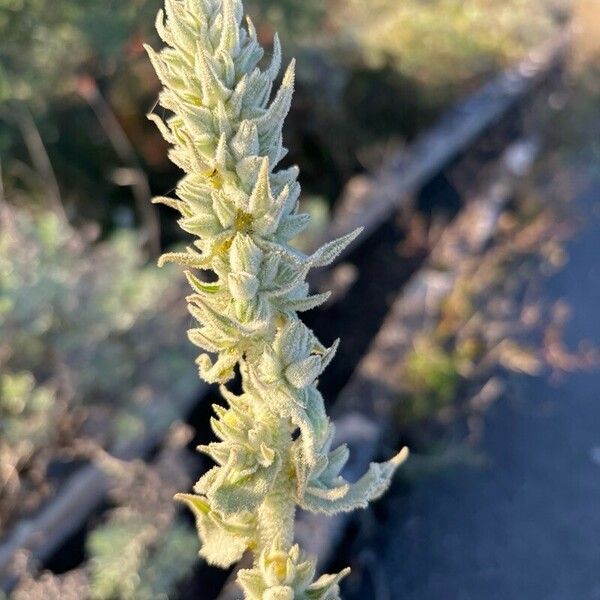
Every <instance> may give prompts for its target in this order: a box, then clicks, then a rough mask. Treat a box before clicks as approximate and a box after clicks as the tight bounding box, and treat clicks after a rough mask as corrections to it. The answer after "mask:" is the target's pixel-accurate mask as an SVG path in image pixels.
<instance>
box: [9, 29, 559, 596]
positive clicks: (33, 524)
mask: <svg viewBox="0 0 600 600" xmlns="http://www.w3.org/2000/svg"><path fill="white" fill-rule="evenodd" d="M567 45H568V34H567V33H563V34H561V35H559V36H557V37H556V38H554V39H552V40H551V41H550V42H548V43H546V44H544V45H543V46H541V47H539V48H537V49H535V50H534V51H532V52H531V53H530V54H529V55H528V57H527V58H526V59H524V60H523V61H521V62H520V63H519V64H518V65H517V66H516V67H514V68H511V69H508V70H506V71H505V72H503V73H502V74H500V75H499V76H498V77H497V78H496V79H494V80H493V81H492V82H490V83H489V84H487V85H485V86H483V87H482V88H481V89H480V90H479V91H477V92H475V93H474V94H473V95H471V96H470V97H469V98H468V99H467V100H465V101H464V102H462V103H461V104H459V105H458V106H457V107H456V108H454V109H453V110H451V111H450V112H449V113H447V114H446V116H444V117H443V118H442V119H441V120H440V121H439V122H438V124H437V125H435V126H434V127H433V128H431V129H430V130H429V131H428V132H427V133H425V134H424V135H423V136H421V137H420V138H418V139H417V141H416V142H415V144H414V145H413V147H412V151H411V152H410V157H409V158H408V159H407V160H403V161H399V160H398V159H397V158H396V159H394V157H392V159H391V160H390V161H389V163H388V166H387V167H385V168H384V169H382V170H381V172H380V173H378V174H377V175H376V176H374V177H372V178H371V179H370V183H369V186H368V191H367V193H366V194H364V196H363V197H362V198H361V199H360V202H359V208H358V209H357V207H356V206H352V207H347V206H344V203H342V206H341V210H338V211H336V213H337V214H336V218H334V220H333V222H332V225H331V226H330V227H329V228H328V230H327V232H326V233H325V235H324V236H323V239H322V240H321V242H320V243H322V242H324V241H329V240H331V239H334V238H336V237H338V236H340V235H343V234H344V233H347V232H349V231H352V230H353V229H354V228H356V227H359V226H362V227H364V229H365V234H363V235H362V236H360V237H359V238H358V240H357V241H356V242H355V243H354V244H353V246H352V250H354V249H356V248H357V247H358V246H359V244H361V243H362V242H364V241H365V240H366V239H367V238H368V237H369V234H372V233H374V232H375V231H376V230H377V229H378V228H379V226H381V225H382V224H383V223H384V222H385V221H386V220H387V219H388V218H390V216H391V215H392V214H393V213H394V212H395V211H396V210H398V209H399V208H401V207H402V206H404V205H405V204H406V203H407V202H408V200H409V198H410V197H411V196H412V195H413V194H414V193H416V192H417V191H418V190H419V189H421V188H422V187H423V186H424V185H425V184H426V183H427V182H428V181H429V180H431V179H432V177H434V176H435V175H436V174H437V173H439V172H440V171H441V170H442V169H443V168H444V167H445V166H446V165H447V164H448V163H449V162H450V161H451V160H452V159H454V158H455V157H456V156H458V155H459V154H461V153H462V152H463V151H464V150H465V149H467V148H468V147H469V146H470V145H472V144H473V143H474V142H475V141H476V140H477V139H478V138H479V137H480V136H481V135H482V134H483V133H484V132H485V131H486V130H487V129H489V128H490V127H491V126H493V125H494V124H495V123H496V122H498V121H499V120H500V119H501V118H502V117H504V116H505V115H506V114H507V113H508V112H509V111H510V110H511V109H513V108H514V107H515V106H517V105H518V104H519V102H520V101H521V100H523V99H524V98H525V97H527V96H528V95H529V94H530V93H531V92H533V91H534V90H535V89H536V88H537V86H538V85H539V84H540V83H541V82H542V81H543V80H544V79H545V78H546V77H547V76H548V75H549V74H550V73H551V72H552V70H553V68H554V67H555V66H557V65H558V64H559V62H560V60H561V58H562V56H563V55H564V53H565V50H566V48H567ZM348 251H349V249H347V251H346V253H345V254H344V255H347V253H348ZM315 279H317V278H315ZM313 283H314V280H313ZM207 390H208V387H207V386H204V385H202V384H201V385H200V386H199V387H198V388H196V389H195V390H194V393H193V394H191V395H190V396H189V397H187V398H185V399H184V400H183V401H181V403H180V405H179V407H178V409H179V414H180V415H182V416H184V415H187V414H189V413H190V412H191V411H192V410H193V408H194V407H195V406H196V405H197V404H198V403H199V402H200V401H201V400H202V399H203V398H204V396H205V395H206V392H207ZM150 417H151V415H150ZM147 422H148V423H152V422H153V420H152V418H149V419H148V421H147ZM169 425H170V423H165V422H162V423H159V424H157V425H154V426H152V427H151V428H150V429H149V430H148V431H147V432H146V433H145V434H144V436H142V437H141V438H139V439H137V440H135V441H133V442H128V443H125V444H118V445H117V446H116V447H115V448H113V449H112V453H113V454H114V455H115V456H117V457H118V458H121V459H126V460H131V459H134V458H143V457H146V456H148V455H149V454H150V453H151V451H152V450H153V449H154V448H155V447H156V446H157V445H158V444H159V443H160V441H161V440H162V439H163V437H164V435H165V434H166V431H167V429H168V427H169ZM107 491H108V478H107V476H106V475H105V474H104V473H103V472H102V470H101V469H100V468H98V467H97V466H95V465H94V464H89V465H86V466H84V467H82V468H81V469H80V470H79V471H77V472H76V473H74V474H73V475H72V476H71V477H70V478H69V479H68V480H67V481H66V483H65V484H64V485H63V486H62V488H61V489H60V490H59V491H58V492H57V494H56V496H55V497H54V498H53V499H51V500H50V501H49V502H48V504H47V505H46V506H45V507H44V508H43V509H42V510H40V511H39V512H38V513H36V514H35V515H33V516H32V517H30V518H25V519H22V520H21V521H20V522H19V523H17V524H16V525H15V526H14V527H13V529H12V530H11V531H10V532H9V533H8V535H7V536H6V537H5V539H4V540H3V541H2V544H1V545H0V587H1V588H2V589H4V590H9V589H11V588H12V587H13V586H14V584H15V583H16V578H15V576H13V575H11V574H10V572H9V567H10V564H11V561H12V559H13V557H14V556H15V554H16V553H17V551H19V550H23V549H24V550H27V551H29V552H30V553H31V554H32V556H33V557H34V558H35V559H36V560H38V561H40V562H44V561H45V560H47V559H48V558H49V557H50V556H52V554H53V553H54V552H55V551H56V550H57V549H58V548H59V547H60V546H61V545H62V544H63V543H64V542H65V541H66V540H67V539H68V538H69V537H71V536H72V535H73V534H74V533H75V532H77V531H78V530H80V529H81V527H83V526H84V524H85V523H86V521H87V520H88V518H89V516H90V515H91V514H92V513H93V511H94V510H96V509H97V508H98V507H99V506H100V505H101V504H102V502H103V500H104V499H105V497H106V494H107ZM334 538H335V539H337V538H336V536H332V539H334Z"/></svg>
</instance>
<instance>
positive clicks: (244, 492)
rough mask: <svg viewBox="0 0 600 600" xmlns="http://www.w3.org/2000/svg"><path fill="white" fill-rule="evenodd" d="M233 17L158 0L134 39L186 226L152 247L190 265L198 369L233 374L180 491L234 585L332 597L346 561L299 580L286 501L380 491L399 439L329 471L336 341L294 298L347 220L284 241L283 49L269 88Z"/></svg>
mask: <svg viewBox="0 0 600 600" xmlns="http://www.w3.org/2000/svg"><path fill="white" fill-rule="evenodd" d="M242 17H243V7H242V4H241V1H240V0H167V1H166V5H165V11H164V12H163V11H160V12H159V14H158V18H157V21H156V27H157V30H158V33H159V35H160V37H161V38H162V40H163V41H164V42H165V44H166V47H165V48H164V49H162V50H161V51H160V52H158V53H157V52H155V51H154V50H153V49H152V48H150V47H148V48H147V50H148V53H149V55H150V59H151V61H152V64H153V65H154V68H155V70H156V73H157V75H158V77H159V79H160V81H161V82H162V84H163V86H164V89H163V90H162V91H161V93H160V96H159V104H160V105H161V106H162V107H163V108H164V109H166V111H167V114H168V115H169V116H167V117H166V118H165V119H164V120H163V119H161V118H160V117H158V116H157V115H156V114H152V115H150V116H149V118H151V119H152V120H153V121H155V122H156V124H157V126H158V127H159V129H160V131H161V132H162V134H163V136H164V137H165V139H166V140H167V141H168V142H169V143H170V144H171V146H172V147H171V150H170V153H169V155H170V157H171V160H172V161H173V162H174V163H175V164H176V165H178V166H179V167H180V168H181V169H182V170H183V171H184V172H185V176H184V177H183V179H182V180H181V182H180V183H179V185H178V186H177V189H176V198H157V199H156V200H155V201H156V202H160V203H163V204H166V205H168V206H170V207H172V208H174V209H175V210H177V211H178V212H179V213H180V215H181V218H180V220H179V225H180V226H181V227H182V229H184V230H185V231H186V232H189V233H190V234H192V235H193V236H195V238H196V239H194V241H193V245H191V246H190V247H189V248H188V249H187V252H182V253H170V254H165V255H164V256H163V257H162V258H161V262H162V263H164V262H166V261H174V262H178V263H181V264H182V265H185V266H186V267H189V268H190V269H191V270H192V269H193V270H195V271H196V272H195V273H194V272H192V271H191V270H190V271H188V272H187V277H188V280H189V282H190V284H191V286H192V288H193V293H192V294H191V295H190V296H189V297H188V299H187V301H188V307H189V310H190V312H191V314H192V315H193V317H195V319H196V320H197V321H198V327H196V328H194V329H192V330H190V332H189V337H190V340H191V341H192V342H193V343H194V344H196V345H197V346H199V347H200V348H201V349H202V353H201V354H200V356H199V358H198V361H197V363H198V366H199V370H200V376H201V377H202V378H203V379H204V380H206V381H208V382H211V383H215V382H218V383H221V384H224V383H226V382H227V381H228V380H230V379H231V378H232V377H233V376H234V372H235V369H236V367H238V368H239V371H240V373H241V377H242V389H243V393H242V394H241V395H239V396H236V395H234V394H232V393H230V392H229V391H228V390H227V389H226V388H225V387H224V386H222V387H221V391H222V394H223V396H224V398H225V400H226V401H227V407H222V406H215V407H214V409H215V413H216V418H214V419H213V420H212V428H213V431H214V432H215V434H216V436H217V438H218V441H216V442H213V443H210V444H208V445H207V446H202V447H201V448H200V450H201V451H202V452H204V453H206V454H208V455H209V456H210V457H211V458H212V459H213V460H214V462H215V463H216V466H215V467H213V468H212V469H211V470H210V471H208V472H207V473H206V474H205V475H204V476H203V477H202V478H201V479H200V480H199V481H198V483H197V484H196V487H195V490H194V491H195V494H181V495H179V499H181V500H182V501H183V502H185V503H186V504H187V505H188V506H189V507H190V508H191V509H192V511H193V512H194V514H195V516H196V520H197V525H198V532H199V535H200V541H201V550H200V554H201V556H202V557H204V558H205V559H206V560H207V561H208V562H209V563H211V564H214V565H218V566H220V567H228V566H230V565H231V564H232V563H234V562H236V561H238V560H239V559H240V558H241V556H242V554H243V553H244V552H245V551H247V550H250V551H251V552H252V553H253V554H254V557H255V560H254V566H253V568H252V569H249V570H242V571H240V574H239V578H238V581H239V583H240V585H241V587H242V588H243V590H244V593H245V595H246V598H248V599H254V598H265V599H273V600H274V599H276V598H277V599H279V598H281V599H288V598H289V599H291V598H307V599H308V598H314V599H317V598H321V599H328V600H334V599H335V598H338V597H339V588H338V582H339V579H340V578H341V576H343V575H344V574H345V572H346V571H343V572H342V573H341V574H340V575H338V576H323V577H321V578H319V579H318V580H317V581H315V582H313V581H312V578H313V576H314V560H313V559H310V558H303V557H301V554H300V551H299V549H298V548H297V547H296V546H295V545H294V544H293V538H294V514H295V510H296V506H300V507H302V508H303V509H305V510H308V511H313V512H321V513H326V514H334V513H336V512H340V511H351V510H354V509H355V508H359V507H364V506H366V505H367V503H368V502H369V501H370V500H373V499H374V498H377V497H378V496H380V495H381V494H382V493H383V492H384V491H385V489H386V488H387V486H388V484H389V481H390V478H391V476H392V474H393V472H394V470H395V469H396V467H397V466H398V465H399V464H400V463H401V462H402V460H403V459H404V457H405V453H404V452H403V453H401V454H400V455H398V457H396V458H395V459H393V460H391V461H389V462H387V463H384V464H373V465H371V468H370V469H369V470H368V472H367V473H366V474H365V476H364V477H362V478H361V479H360V480H359V481H358V482H356V483H354V484H351V483H349V482H347V481H346V480H344V479H343V477H341V475H340V472H341V470H342V468H343V467H344V465H345V463H346V461H347V459H348V450H347V448H346V447H345V446H341V447H338V448H335V449H333V450H332V449H331V446H332V440H333V436H334V428H333V425H332V424H331V423H330V422H329V419H328V418H327V415H326V413H325V409H324V403H323V398H322V396H321V394H320V393H319V391H318V389H317V383H316V382H317V378H318V377H319V375H320V374H321V372H322V371H323V370H324V369H325V368H326V367H327V365H328V364H329V362H330V361H331V360H332V358H333V356H334V354H335V351H336V348H337V342H336V343H335V344H334V345H333V346H332V347H330V348H327V347H325V346H324V345H323V344H321V343H320V342H319V340H318V339H317V338H316V337H315V335H314V334H313V332H312V331H310V330H309V329H308V328H307V327H306V326H305V325H304V323H303V322H302V321H301V320H300V319H299V318H298V312H300V311H304V310H308V309H311V308H314V307H316V306H318V305H320V304H322V303H323V302H324V301H325V300H327V298H328V294H317V295H311V294H310V292H309V289H308V284H307V283H306V276H307V273H308V271H309V270H310V269H312V268H314V267H322V266H326V265H328V264H330V263H331V262H332V261H333V260H334V259H335V258H336V256H337V255H338V254H339V253H340V252H341V251H342V250H343V249H344V248H345V247H346V246H347V245H348V244H350V243H351V242H352V240H353V239H354V238H355V237H356V236H357V235H358V234H359V231H355V232H353V233H350V234H348V235H346V236H345V237H342V238H341V239H338V240H335V241H333V242H330V243H328V244H326V245H325V246H323V247H321V248H319V249H318V250H317V251H316V252H314V253H313V254H310V255H306V254H303V253H302V252H299V251H298V250H297V249H295V248H294V247H293V246H292V245H290V242H291V240H293V238H294V237H296V236H297V235H298V234H299V233H300V232H302V231H303V230H304V229H305V228H306V226H307V224H308V221H309V217H308V216H307V215H305V214H302V213H300V212H299V209H298V198H299V195H300V186H299V184H298V182H297V180H296V179H297V176H298V169H297V168H296V167H291V168H286V169H282V168H279V167H278V165H279V163H280V162H281V160H282V159H283V158H284V156H285V155H286V149H285V148H284V146H283V142H282V127H283V123H284V119H285V117H286V115H287V113H288V110H289V108H290V103H291V100H292V94H293V90H294V61H292V62H291V63H290V64H289V66H288V67H287V69H286V70H285V73H284V74H283V78H282V81H281V84H280V85H279V88H278V89H277V91H276V92H273V87H274V82H275V80H276V79H277V77H278V74H279V70H280V66H281V47H280V43H279V39H278V37H277V36H275V38H274V43H273V52H272V57H271V59H270V61H268V64H267V65H266V66H263V62H264V61H263V55H264V51H263V49H262V48H261V46H260V44H259V43H258V40H257V35H256V30H255V28H254V26H253V24H252V21H251V20H250V19H249V18H247V19H246V22H245V26H244V25H243V24H242ZM198 271H200V273H199V272H198ZM202 271H208V272H212V276H211V277H210V278H204V277H202V276H201V272H202ZM205 279H209V280H210V282H207V281H206V280H205ZM274 544H275V545H274Z"/></svg>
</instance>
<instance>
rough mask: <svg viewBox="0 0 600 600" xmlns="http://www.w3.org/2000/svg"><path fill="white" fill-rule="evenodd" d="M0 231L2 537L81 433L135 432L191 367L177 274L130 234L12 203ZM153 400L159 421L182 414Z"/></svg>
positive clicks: (32, 504)
mask: <svg viewBox="0 0 600 600" xmlns="http://www.w3.org/2000/svg"><path fill="white" fill-rule="evenodd" d="M0 230H1V231H2V234H1V235H0V373H1V375H0V454H1V456H2V460H1V461H0V534H2V533H4V531H5V528H6V527H8V526H9V525H10V523H11V521H12V520H13V519H15V518H17V517H18V516H19V515H20V514H23V513H26V512H28V511H31V510H34V509H35V508H37V507H38V506H39V505H40V503H41V501H42V498H43V496H44V495H45V494H47V493H49V492H50V490H51V485H50V484H49V483H48V481H47V478H46V477H45V476H44V473H45V470H46V465H47V464H48V461H50V460H51V459H52V458H53V456H55V455H56V453H58V452H60V451H61V450H62V449H64V448H66V447H68V446H69V445H70V444H72V442H73V440H75V439H77V438H79V437H80V436H81V435H91V436H92V437H94V439H95V440H96V441H97V442H98V443H100V444H110V443H112V441H113V440H114V439H115V438H118V439H119V440H123V439H124V438H125V437H126V436H129V437H131V436H135V435H138V434H139V433H140V430H141V429H143V428H144V427H145V426H146V421H145V418H146V417H145V413H146V410H147V405H148V404H149V402H151V401H155V400H156V399H158V398H159V397H160V398H162V397H164V395H166V393H167V390H168V393H169V394H170V395H171V397H172V398H175V397H176V398H183V397H186V396H187V394H189V391H190V389H192V388H193V386H194V385H195V384H194V380H195V374H194V372H193V371H194V370H193V368H192V369H190V366H189V359H190V358H191V356H192V352H190V349H189V348H188V347H187V344H185V342H184V341H183V340H182V336H184V333H185V329H186V314H185V311H184V310H183V308H180V307H179V306H178V305H177V304H175V305H170V304H169V302H170V300H171V299H173V300H175V299H176V298H177V293H176V290H177V286H175V285H174V283H175V281H174V279H173V275H176V272H175V271H176V270H175V269H173V270H171V271H160V270H159V269H158V268H156V267H155V266H144V265H143V260H144V259H143V255H142V253H141V251H140V248H139V242H138V239H137V236H136V235H135V233H134V232H131V231H130V232H125V231H122V232H119V233H117V234H115V235H114V236H113V237H112V238H110V239H109V240H105V241H103V242H100V243H97V244H93V243H90V241H91V240H88V239H85V238H84V237H83V236H80V235H77V234H75V233H74V232H73V231H72V230H71V229H69V228H68V227H65V225H64V223H63V222H62V221H61V220H60V219H59V218H57V217H56V216H55V215H54V214H52V213H49V212H45V211H38V212H31V211H29V210H26V209H23V208H19V209H16V208H15V209H11V208H8V207H7V206H3V207H1V209H0ZM149 340H160V347H159V348H158V347H157V346H155V345H154V344H151V343H149ZM107 374H108V375H107ZM156 406H157V408H158V410H156V411H155V412H154V413H153V415H152V419H153V423H152V425H155V424H156V421H157V420H158V419H160V420H161V421H163V422H165V423H168V422H171V421H172V420H173V419H174V418H175V417H177V416H179V415H178V414H177V409H176V405H175V403H164V402H161V403H156ZM86 421H87V423H93V426H88V425H86ZM57 424H58V426H57ZM83 431H85V432H86V433H85V434H84V433H83Z"/></svg>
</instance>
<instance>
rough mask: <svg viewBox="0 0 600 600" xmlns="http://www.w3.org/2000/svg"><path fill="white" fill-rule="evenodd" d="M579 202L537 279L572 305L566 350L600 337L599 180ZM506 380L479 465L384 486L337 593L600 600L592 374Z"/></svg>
mask: <svg viewBox="0 0 600 600" xmlns="http://www.w3.org/2000/svg"><path fill="white" fill-rule="evenodd" d="M577 204H578V207H579V209H580V210H581V212H582V214H583V215H584V216H585V218H584V222H585V223H586V227H585V229H583V230H582V231H580V232H579V233H578V234H577V235H576V236H575V237H574V239H573V240H571V241H570V242H569V243H568V244H567V252H568V254H569V262H568V264H567V265H566V267H565V268H564V269H563V270H562V271H561V272H560V273H558V274H556V275H554V276H553V277H552V278H551V279H549V280H548V281H547V282H546V284H545V294H546V295H547V296H548V297H549V298H550V299H559V298H562V299H564V300H565V301H566V302H567V303H568V304H569V305H570V307H571V310H572V316H571V319H570V321H569V323H568V325H567V328H566V331H565V341H566V343H567V344H568V345H569V346H570V347H571V348H573V347H576V345H577V343H578V342H579V341H580V340H581V339H583V338H585V339H589V340H591V341H593V342H594V343H595V344H596V345H598V346H600V319H599V317H598V313H599V311H600V182H597V183H596V184H594V185H590V186H589V187H588V188H587V189H586V190H585V191H584V192H583V193H582V194H581V196H580V197H579V199H578V201H577ZM516 383H517V386H516V388H515V389H516V393H514V390H513V393H510V394H506V395H505V396H504V397H503V398H501V399H499V400H497V401H496V402H495V404H494V405H493V407H492V408H491V409H490V411H489V413H488V415H487V416H486V423H485V435H484V439H483V441H482V448H481V450H482V451H483V453H484V455H485V456H486V458H487V461H486V464H485V466H484V467H480V468H474V467H461V468H456V469H452V470H451V471H447V472H443V473H440V474H438V475H435V476H430V477H427V478H426V479H423V480H422V481H421V482H420V483H419V484H418V485H417V486H416V487H414V488H413V489H411V490H410V492H409V493H398V491H397V490H396V493H394V491H393V490H392V495H391V497H390V498H391V500H390V501H389V502H388V506H387V507H386V511H388V513H389V514H388V516H387V518H386V522H385V533H384V534H383V535H379V537H377V538H376V539H375V540H372V541H371V543H370V545H367V547H366V548H363V549H362V550H361V557H360V558H359V563H360V564H361V565H362V566H361V567H360V568H359V572H358V573H357V574H356V576H355V578H354V580H351V579H350V580H349V581H348V583H349V584H351V585H348V586H347V591H346V595H345V596H344V597H345V598H348V600H358V599H359V598H360V599H361V600H368V599H371V598H372V599H374V600H396V599H398V600H442V599H443V600H521V599H524V600H600V372H581V371H580V372H575V373H568V374H566V375H564V376H563V377H562V378H561V380H559V381H558V382H555V383H551V382H550V381H549V380H548V379H547V378H544V377H539V378H538V377H536V378H529V377H525V376H523V377H518V378H517V382H516Z"/></svg>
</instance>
